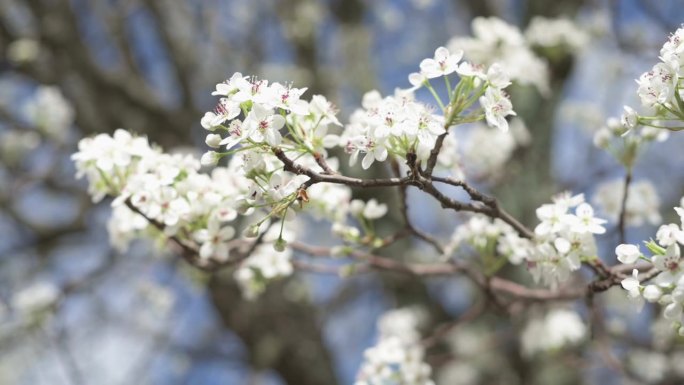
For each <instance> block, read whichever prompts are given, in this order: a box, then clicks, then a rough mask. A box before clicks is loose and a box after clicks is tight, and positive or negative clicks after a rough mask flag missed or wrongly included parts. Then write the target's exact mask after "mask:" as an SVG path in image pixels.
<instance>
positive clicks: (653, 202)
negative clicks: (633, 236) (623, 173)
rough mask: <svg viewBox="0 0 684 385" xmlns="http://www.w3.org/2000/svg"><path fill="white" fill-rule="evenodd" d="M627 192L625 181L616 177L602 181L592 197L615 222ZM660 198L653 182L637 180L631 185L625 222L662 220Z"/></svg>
mask: <svg viewBox="0 0 684 385" xmlns="http://www.w3.org/2000/svg"><path fill="white" fill-rule="evenodd" d="M624 194H625V182H624V180H622V179H614V180H610V181H606V182H604V183H601V184H600V185H599V186H598V187H597V188H596V192H595V193H594V197H593V199H592V201H593V203H594V204H595V205H596V207H597V209H598V210H599V211H600V212H602V213H603V214H605V216H606V218H608V219H609V220H611V221H613V222H617V221H618V220H619V216H620V211H621V210H622V207H621V206H622V198H623V196H624ZM659 209H660V198H659V197H658V192H657V191H656V189H655V187H654V186H653V184H652V183H651V182H649V181H648V180H646V179H642V180H639V181H635V182H632V183H630V185H629V194H628V195H627V202H626V205H625V224H626V225H628V226H635V227H638V226H643V225H644V224H646V223H650V224H652V225H657V224H659V223H660V222H661V221H662V218H661V216H660V212H659Z"/></svg>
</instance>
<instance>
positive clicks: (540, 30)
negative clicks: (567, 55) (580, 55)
mask: <svg viewBox="0 0 684 385" xmlns="http://www.w3.org/2000/svg"><path fill="white" fill-rule="evenodd" d="M525 38H526V39H527V42H528V43H529V44H530V45H532V46H535V47H544V48H554V47H564V48H566V49H568V50H569V51H570V52H575V51H578V50H580V49H582V48H583V47H584V46H585V45H587V43H588V42H589V35H588V34H587V33H586V32H585V31H584V30H582V29H581V28H580V27H578V26H577V24H575V23H573V22H572V21H571V20H569V19H553V18H547V17H543V16H535V17H533V18H532V20H531V21H530V24H529V25H528V26H527V29H526V30H525Z"/></svg>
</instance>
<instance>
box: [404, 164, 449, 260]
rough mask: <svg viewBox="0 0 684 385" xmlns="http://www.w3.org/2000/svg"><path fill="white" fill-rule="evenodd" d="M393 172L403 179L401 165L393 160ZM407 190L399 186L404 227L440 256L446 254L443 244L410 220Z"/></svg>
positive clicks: (406, 187) (405, 187)
mask: <svg viewBox="0 0 684 385" xmlns="http://www.w3.org/2000/svg"><path fill="white" fill-rule="evenodd" d="M392 172H393V173H394V176H395V177H401V170H400V169H399V163H398V162H397V161H396V160H394V159H393V160H392ZM407 189H408V186H406V185H403V186H399V202H400V205H401V207H400V212H401V216H402V218H403V219H404V226H405V230H406V231H408V232H409V233H410V234H412V235H414V236H415V237H416V238H418V239H421V240H423V241H424V242H426V243H428V244H430V245H431V246H432V247H433V248H434V249H435V250H436V251H437V252H438V253H439V254H440V255H443V254H444V246H442V244H441V243H439V241H438V240H437V239H435V238H434V237H432V236H430V235H429V234H427V233H424V232H422V231H420V230H419V229H418V228H416V227H415V226H414V225H413V223H412V222H411V219H410V218H409V213H408V194H407Z"/></svg>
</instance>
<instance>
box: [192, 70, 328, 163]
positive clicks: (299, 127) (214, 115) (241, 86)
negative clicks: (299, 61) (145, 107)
mask: <svg viewBox="0 0 684 385" xmlns="http://www.w3.org/2000/svg"><path fill="white" fill-rule="evenodd" d="M305 91H306V88H301V89H300V88H294V87H291V86H285V85H282V84H280V83H271V84H269V83H268V81H267V80H259V79H256V78H254V77H252V78H250V77H247V76H243V75H242V74H241V73H239V72H237V73H235V74H234V75H233V76H232V77H231V78H230V79H228V80H226V81H225V82H224V83H219V84H217V85H216V91H214V92H213V93H212V95H219V96H221V98H220V100H219V103H218V105H217V107H216V109H215V111H213V112H212V111H209V112H207V113H206V114H205V115H204V117H203V118H202V127H204V128H205V129H207V130H209V131H211V132H212V133H211V134H209V135H207V138H206V143H207V145H208V146H209V147H212V148H217V149H218V148H220V147H225V149H226V151H230V150H231V149H233V148H234V147H235V146H237V145H238V144H242V143H243V142H244V144H245V146H246V147H245V148H248V149H249V148H262V149H263V148H268V146H271V147H278V146H280V145H281V143H282V141H283V136H282V134H281V129H283V128H287V130H288V132H289V134H290V135H292V136H293V137H295V138H297V142H298V144H299V145H301V146H303V147H305V148H306V149H307V150H309V151H323V150H324V147H326V146H332V145H334V144H335V143H334V141H333V142H330V143H328V142H327V141H326V134H327V130H328V125H330V124H334V125H338V126H339V125H341V124H340V122H339V121H338V120H337V117H336V116H335V114H336V110H335V108H334V107H333V105H332V104H331V103H330V102H328V101H327V99H325V97H324V96H321V95H315V96H314V97H313V98H312V99H311V101H310V102H307V101H305V100H302V99H300V97H301V95H302V94H303V93H304V92H305ZM241 114H242V115H243V116H244V120H243V121H241V120H240V119H237V118H238V117H239V116H240V115H241ZM264 146H265V147H264ZM227 154H228V152H224V153H218V152H216V151H209V152H207V153H205V154H204V155H203V156H202V164H205V165H214V164H216V163H217V162H218V160H219V159H220V158H221V157H222V156H224V155H227Z"/></svg>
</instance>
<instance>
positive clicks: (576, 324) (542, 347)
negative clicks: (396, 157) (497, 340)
mask: <svg viewBox="0 0 684 385" xmlns="http://www.w3.org/2000/svg"><path fill="white" fill-rule="evenodd" d="M586 335H587V327H586V326H585V325H584V322H582V318H580V316H579V315H578V314H577V313H575V312H574V311H572V310H569V309H552V310H550V311H549V312H548V313H547V314H546V315H544V316H543V317H538V318H532V319H531V320H530V321H529V322H528V323H527V325H526V326H525V328H524V329H523V331H522V334H521V335H520V342H521V349H522V353H523V354H524V355H525V356H527V357H531V356H533V355H534V354H537V353H544V352H553V351H557V350H559V349H561V348H564V347H566V346H572V345H576V344H578V343H579V342H581V341H582V340H584V338H585V337H586Z"/></svg>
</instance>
